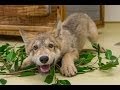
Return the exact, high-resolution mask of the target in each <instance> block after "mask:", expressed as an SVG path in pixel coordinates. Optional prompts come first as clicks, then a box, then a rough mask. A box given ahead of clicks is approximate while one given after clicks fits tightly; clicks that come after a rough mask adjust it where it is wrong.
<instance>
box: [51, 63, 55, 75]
mask: <svg viewBox="0 0 120 90" xmlns="http://www.w3.org/2000/svg"><path fill="white" fill-rule="evenodd" d="M50 75H52V76H54V75H55V66H54V65H53V66H52V67H51V69H50Z"/></svg>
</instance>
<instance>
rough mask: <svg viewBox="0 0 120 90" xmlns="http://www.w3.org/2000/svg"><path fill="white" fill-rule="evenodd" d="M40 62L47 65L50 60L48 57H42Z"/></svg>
mask: <svg viewBox="0 0 120 90" xmlns="http://www.w3.org/2000/svg"><path fill="white" fill-rule="evenodd" d="M39 60H40V62H41V63H47V61H48V60H49V58H48V56H42V57H40V59H39Z"/></svg>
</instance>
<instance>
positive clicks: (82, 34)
mask: <svg viewBox="0 0 120 90" xmlns="http://www.w3.org/2000/svg"><path fill="white" fill-rule="evenodd" d="M20 34H21V36H22V38H23V41H24V43H25V49H26V53H27V55H28V57H27V58H26V59H25V60H24V62H23V65H22V67H26V66H27V65H30V64H32V63H35V64H36V65H37V66H38V68H39V71H40V72H42V73H47V72H49V70H50V66H51V65H52V64H56V62H57V61H59V60H60V58H62V61H61V68H60V71H61V73H62V74H63V75H65V76H74V75H76V73H77V69H76V67H75V65H74V61H75V60H77V58H79V53H80V51H81V50H82V49H83V46H84V44H85V41H86V39H88V40H89V41H90V42H91V43H92V44H93V43H97V40H98V32H97V28H96V25H95V23H94V22H93V20H92V19H91V18H90V17H89V16H88V15H87V14H84V13H74V14H71V15H70V16H68V17H67V18H66V19H65V20H64V21H63V22H61V20H59V21H58V23H57V25H56V27H55V28H54V30H53V31H49V32H38V33H37V34H35V35H33V34H31V33H29V32H26V31H23V30H20ZM101 51H103V49H102V48H101Z"/></svg>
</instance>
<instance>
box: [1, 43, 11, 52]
mask: <svg viewBox="0 0 120 90" xmlns="http://www.w3.org/2000/svg"><path fill="white" fill-rule="evenodd" d="M8 46H10V44H8V43H6V44H5V45H2V46H1V47H0V52H4V50H5V49H6V48H7V47H8Z"/></svg>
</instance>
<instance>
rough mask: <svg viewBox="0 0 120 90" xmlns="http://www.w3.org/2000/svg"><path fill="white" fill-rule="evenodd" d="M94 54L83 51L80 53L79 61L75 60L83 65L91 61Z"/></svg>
mask: <svg viewBox="0 0 120 90" xmlns="http://www.w3.org/2000/svg"><path fill="white" fill-rule="evenodd" d="M95 56H96V55H94V54H92V53H84V54H81V55H80V59H79V62H76V63H78V64H80V65H85V64H88V63H90V62H91V60H92V59H93V58H94V57H95Z"/></svg>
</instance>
